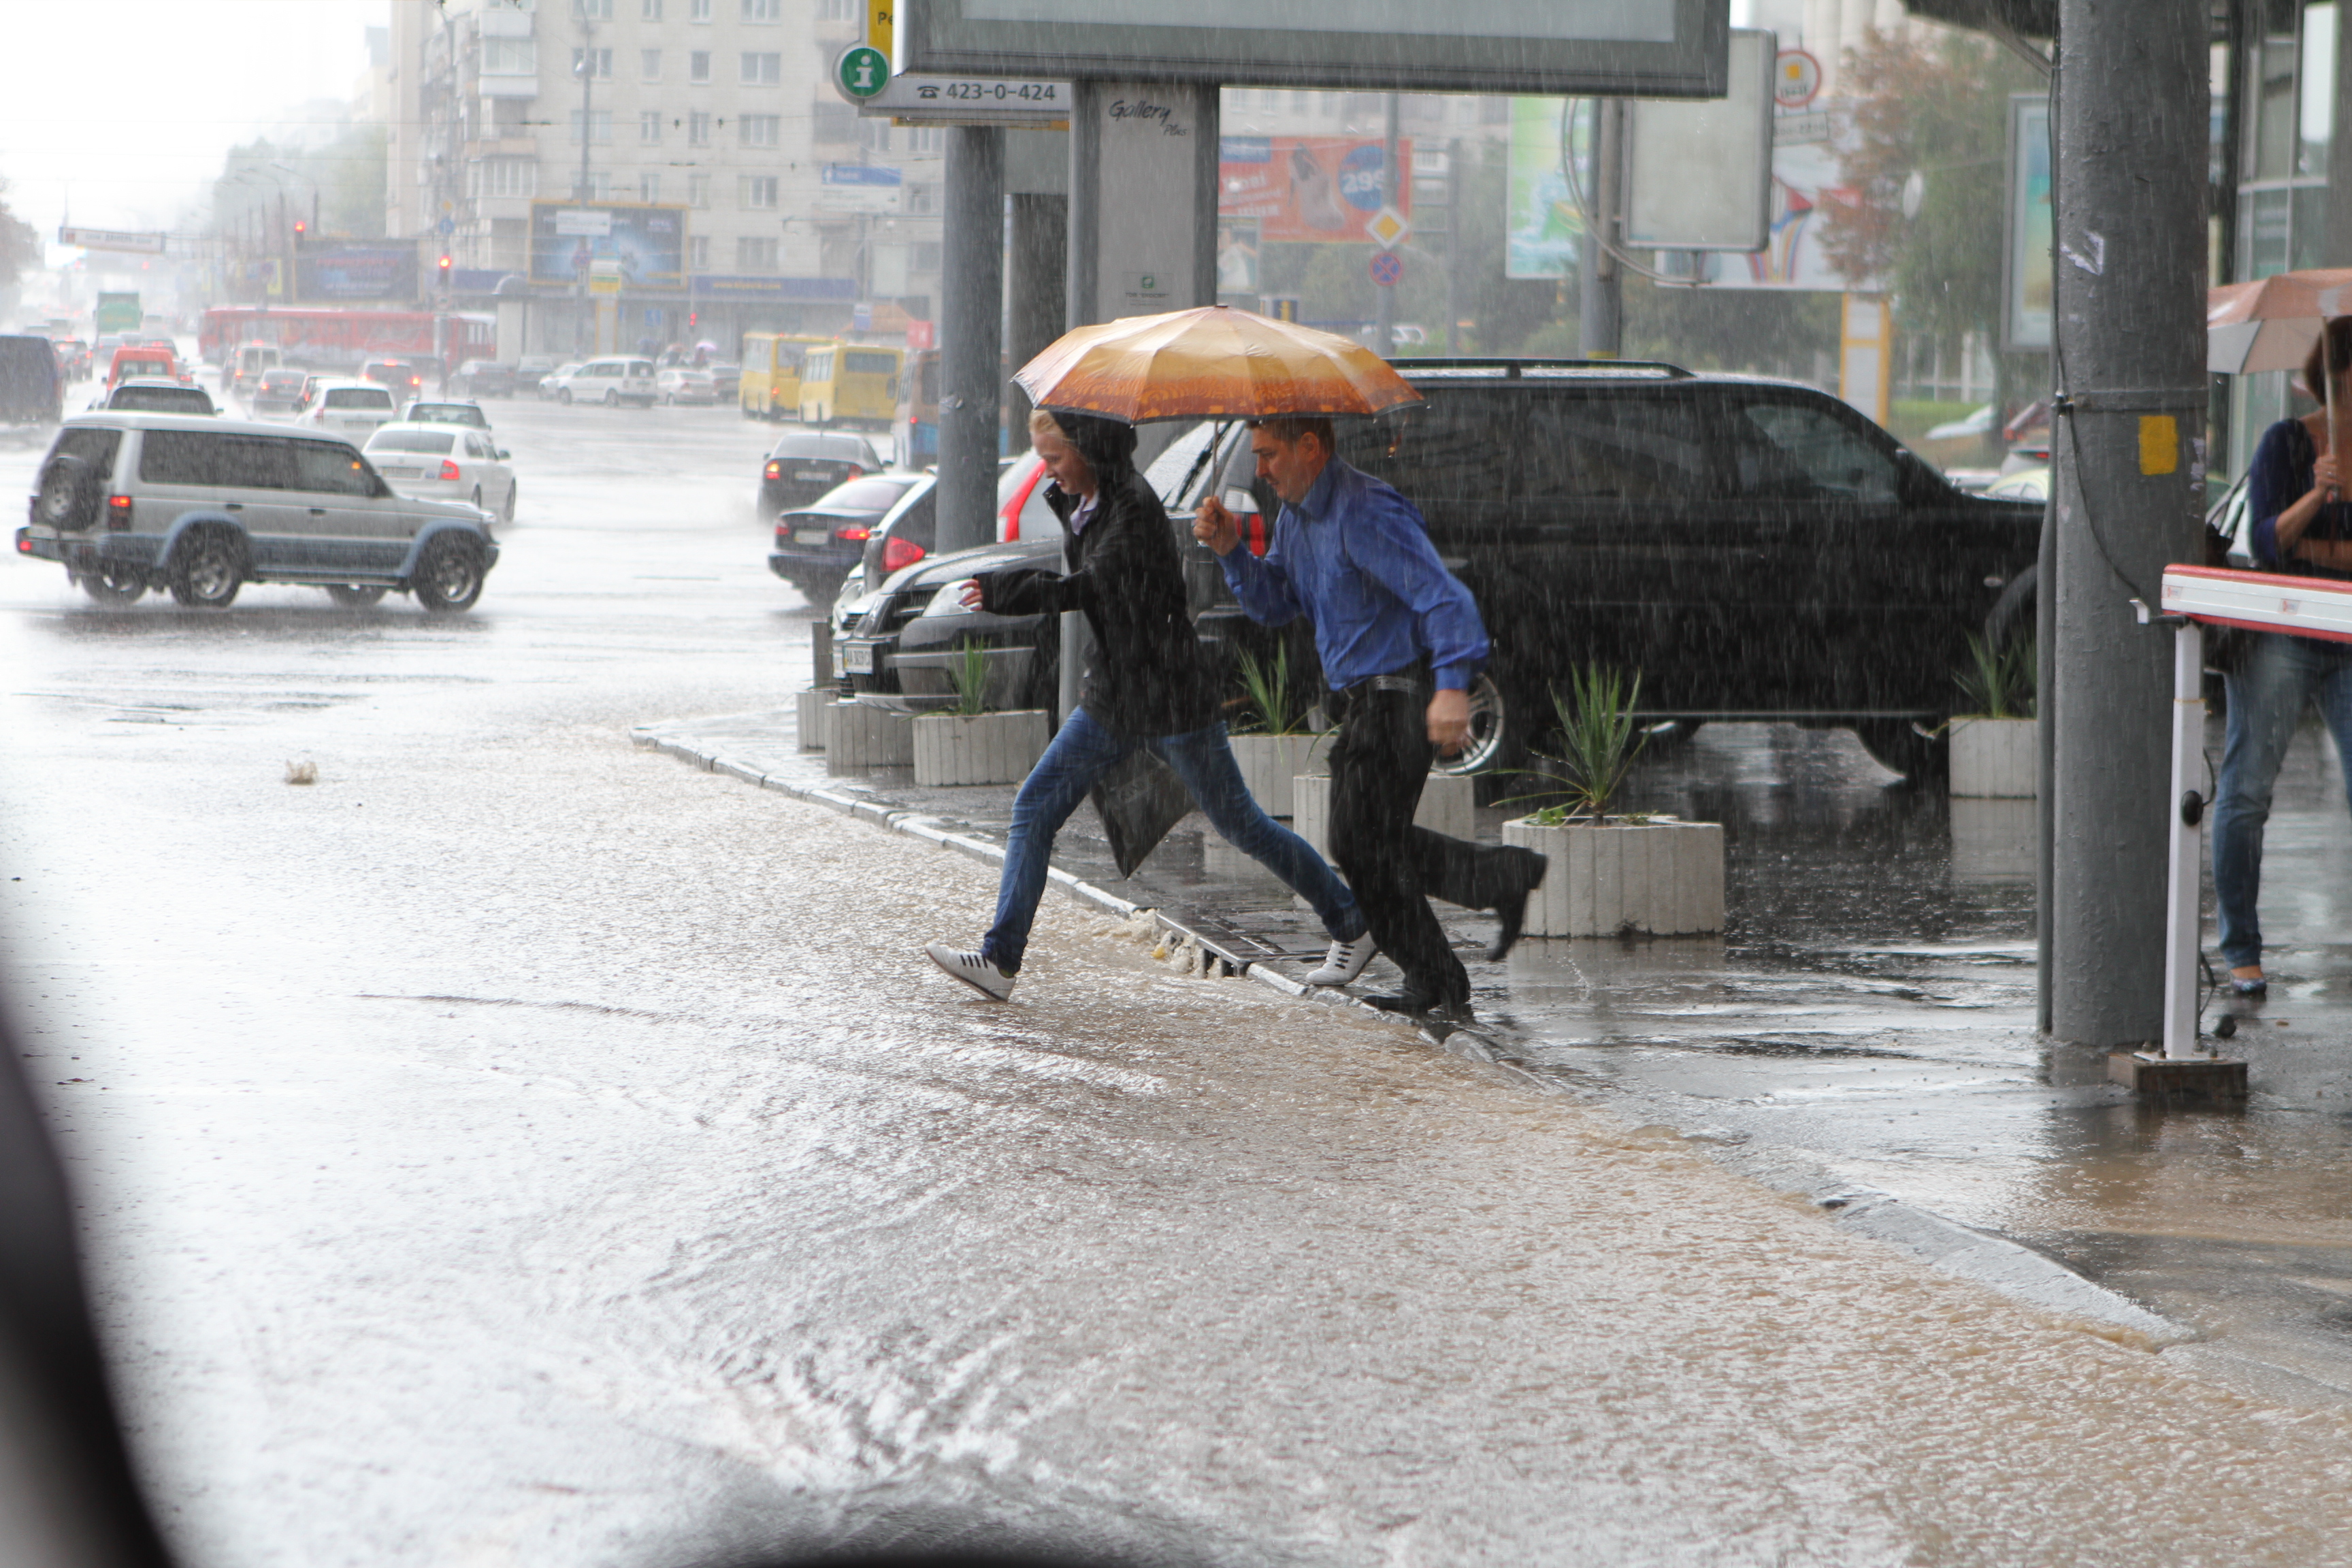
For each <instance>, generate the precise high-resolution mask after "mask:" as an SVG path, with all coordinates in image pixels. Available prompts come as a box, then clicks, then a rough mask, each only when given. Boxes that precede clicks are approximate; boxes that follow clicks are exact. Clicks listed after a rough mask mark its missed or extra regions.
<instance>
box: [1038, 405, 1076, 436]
mask: <svg viewBox="0 0 2352 1568" xmlns="http://www.w3.org/2000/svg"><path fill="white" fill-rule="evenodd" d="M1040 436H1051V437H1054V439H1055V440H1056V441H1067V440H1068V439H1069V438H1070V433H1069V432H1068V431H1066V430H1065V429H1063V428H1062V423H1061V421H1060V420H1058V419H1056V418H1055V417H1054V416H1052V415H1051V414H1048V413H1046V412H1045V410H1044V409H1042V408H1032V409H1031V410H1030V411H1029V438H1030V439H1031V440H1032V441H1034V440H1035V439H1036V438H1037V437H1040Z"/></svg>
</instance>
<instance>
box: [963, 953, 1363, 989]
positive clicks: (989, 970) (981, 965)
mask: <svg viewBox="0 0 2352 1568" xmlns="http://www.w3.org/2000/svg"><path fill="white" fill-rule="evenodd" d="M923 951H924V952H928V953H929V954H930V955H931V962H932V963H936V964H938V965H939V966H940V968H941V969H944V970H946V971H947V972H948V973H950V974H952V975H954V976H955V977H956V978H957V979H958V980H961V981H962V982H963V983H964V984H966V985H969V986H971V988H972V989H973V990H974V991H977V992H979V993H980V994H982V995H983V996H985V997H987V998H988V999H989V1000H990V1001H992V1002H1002V1001H1003V1000H1004V999H1005V998H1006V997H1007V996H1010V995H1012V994H1013V976H1011V975H1010V974H1007V973H1004V971H1003V970H1002V969H999V968H997V967H996V965H994V964H992V963H989V962H988V960H986V959H984V958H982V956H981V955H980V954H978V953H976V952H961V951H959V950H958V949H956V948H952V947H950V946H949V945H948V944H947V943H946V942H932V943H930V944H929V946H927V947H925V948H924V949H923ZM1335 951H1336V950H1335ZM1359 967H1360V966H1359Z"/></svg>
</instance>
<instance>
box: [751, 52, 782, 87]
mask: <svg viewBox="0 0 2352 1568" xmlns="http://www.w3.org/2000/svg"><path fill="white" fill-rule="evenodd" d="M783 79H784V57H783V56H782V55H781V54H778V53H776V52H774V51H773V50H764V51H763V50H757V49H747V50H745V51H744V53H743V76H742V82H743V85H744V86H745V87H774V86H775V85H776V84H777V83H779V82H781V81H782V80H783Z"/></svg>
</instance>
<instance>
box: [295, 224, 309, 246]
mask: <svg viewBox="0 0 2352 1568" xmlns="http://www.w3.org/2000/svg"><path fill="white" fill-rule="evenodd" d="M309 233H310V219H309V218H304V217H298V218H296V219H295V220H294V243H295V244H296V245H297V246H299V245H300V244H301V243H302V238H303V237H304V236H305V235H307V234H309Z"/></svg>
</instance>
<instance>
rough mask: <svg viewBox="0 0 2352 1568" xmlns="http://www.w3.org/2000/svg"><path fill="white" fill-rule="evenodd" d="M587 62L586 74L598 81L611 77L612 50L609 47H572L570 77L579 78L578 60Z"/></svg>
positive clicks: (607, 79)
mask: <svg viewBox="0 0 2352 1568" xmlns="http://www.w3.org/2000/svg"><path fill="white" fill-rule="evenodd" d="M583 58H585V59H586V60H587V62H588V74H589V75H590V76H593V77H594V78H595V79H597V80H598V81H610V80H612V79H613V51H612V50H610V49H574V50H572V80H574V81H578V80H579V79H580V62H581V60H582V59H583Z"/></svg>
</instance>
